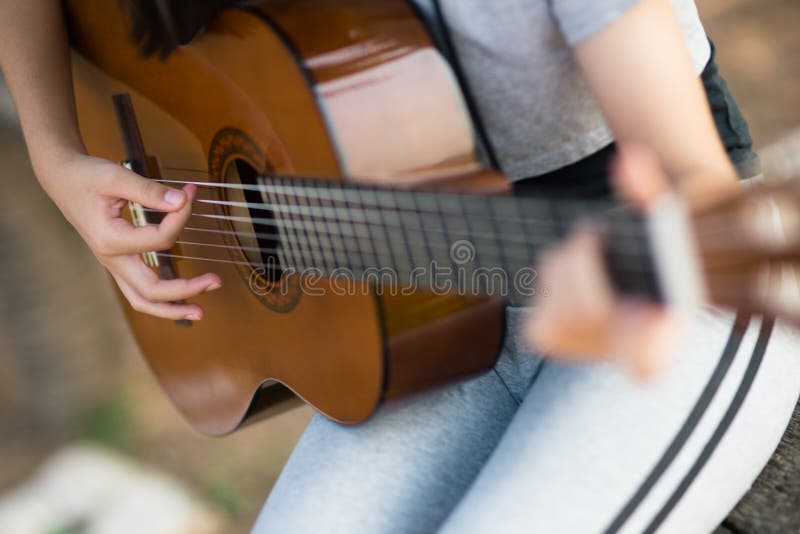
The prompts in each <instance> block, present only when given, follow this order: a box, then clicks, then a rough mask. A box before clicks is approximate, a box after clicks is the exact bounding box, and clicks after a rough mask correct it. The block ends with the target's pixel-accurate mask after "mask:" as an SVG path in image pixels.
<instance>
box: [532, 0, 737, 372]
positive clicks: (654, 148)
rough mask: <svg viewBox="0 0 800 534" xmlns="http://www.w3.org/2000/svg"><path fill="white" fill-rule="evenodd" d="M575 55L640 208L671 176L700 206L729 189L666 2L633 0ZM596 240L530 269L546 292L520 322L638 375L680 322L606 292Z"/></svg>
mask: <svg viewBox="0 0 800 534" xmlns="http://www.w3.org/2000/svg"><path fill="white" fill-rule="evenodd" d="M575 54H576V57H577V59H578V62H579V63H580V65H581V68H582V69H583V71H584V74H585V76H586V78H587V80H588V81H589V85H590V87H591V89H592V91H593V93H594V95H595V98H596V100H597V101H598V102H599V104H600V107H601V109H602V111H603V113H604V115H605V117H606V121H607V122H608V124H609V126H610V127H611V130H612V131H613V133H614V136H615V137H616V139H617V142H618V146H619V148H620V154H619V156H618V158H617V162H616V166H615V168H614V169H613V172H612V175H613V176H614V178H615V179H616V185H617V188H618V191H619V192H620V193H621V194H622V195H623V196H624V197H625V198H627V199H628V200H629V201H632V202H633V203H634V204H636V205H637V206H638V207H639V208H640V209H642V210H645V211H646V210H647V207H648V205H649V204H650V203H652V202H653V201H654V200H656V199H657V198H658V196H659V195H660V194H661V193H662V192H663V191H664V190H665V189H666V188H668V187H669V182H670V181H671V182H672V183H673V184H675V185H676V186H677V187H678V189H679V191H680V192H681V193H682V194H683V195H685V196H686V197H687V198H688V199H689V201H690V202H692V203H695V204H702V203H704V202H709V201H713V199H715V198H718V197H720V196H724V195H726V194H728V193H729V192H730V191H731V190H733V189H734V188H735V186H736V179H735V171H734V169H733V166H732V165H731V163H730V161H729V159H728V157H727V154H726V153H725V150H724V148H723V146H722V143H721V141H720V139H719V136H718V134H717V130H716V128H715V126H714V123H713V119H712V116H711V112H710V109H709V107H708V103H707V100H706V97H705V92H704V89H703V87H702V84H701V81H700V79H699V77H698V76H697V73H696V72H695V69H694V66H693V64H692V61H691V57H690V55H689V51H688V50H687V47H686V45H685V42H684V38H683V34H682V33H681V28H680V26H679V24H678V21H677V20H676V18H675V15H674V13H673V11H672V8H671V7H670V5H669V3H668V1H667V0H642V1H641V2H640V3H638V4H637V5H636V6H634V7H633V8H631V9H630V10H629V11H628V12H627V13H625V14H624V15H623V16H622V17H620V18H619V19H618V20H617V21H615V22H614V23H612V24H611V25H609V26H608V27H606V28H605V29H603V30H602V31H600V32H599V33H597V34H595V35H593V36H591V37H589V38H588V39H586V40H585V41H583V42H581V43H579V44H578V46H577V47H576V49H575ZM600 250H601V241H600V239H599V238H598V236H596V235H594V234H592V233H586V232H579V233H576V234H575V235H573V236H572V237H571V238H570V239H569V240H568V241H567V243H566V244H564V245H561V246H560V247H558V248H557V249H555V250H554V251H552V252H551V253H550V254H549V255H547V256H546V257H545V258H544V259H543V261H542V262H541V263H540V265H539V275H540V283H541V284H542V287H547V288H548V289H549V290H550V292H551V293H552V297H549V298H541V299H538V302H537V304H538V307H537V310H536V313H535V314H534V316H533V318H532V320H531V321H530V322H529V324H528V325H527V328H526V334H527V338H528V340H529V342H530V343H531V345H533V346H534V347H535V348H537V349H539V350H543V351H545V352H547V353H549V354H553V355H555V357H557V358H560V359H565V360H578V361H585V360H593V359H605V358H613V359H617V360H619V361H621V362H624V363H626V364H628V365H630V366H631V367H632V368H633V369H635V370H636V371H637V372H638V373H639V374H641V375H645V376H646V375H651V374H653V373H654V372H655V371H657V370H658V369H659V368H660V367H661V366H662V365H663V364H664V362H665V361H666V360H667V358H666V356H668V353H669V351H670V348H671V346H672V343H674V342H675V341H676V340H677V339H679V338H680V336H678V335H677V331H678V326H677V325H678V324H679V323H680V321H679V318H677V317H676V316H675V315H674V314H673V313H671V312H669V310H667V309H666V308H663V307H658V306H653V305H649V304H644V303H637V302H632V301H624V300H622V299H620V298H618V297H617V296H616V295H614V293H613V292H612V290H611V288H610V285H609V282H608V280H607V276H606V273H605V270H604V267H603V263H602V259H601V254H600Z"/></svg>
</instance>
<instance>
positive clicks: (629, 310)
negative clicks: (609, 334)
mask: <svg viewBox="0 0 800 534" xmlns="http://www.w3.org/2000/svg"><path fill="white" fill-rule="evenodd" d="M616 317H617V321H616V325H615V327H614V330H615V333H614V339H615V340H617V346H616V348H615V349H614V353H615V355H616V356H617V357H618V358H619V359H620V361H622V362H623V363H626V364H627V365H629V367H630V368H631V370H632V371H633V373H634V375H636V376H637V377H638V378H640V379H642V380H650V379H652V378H653V377H655V376H657V375H658V374H660V373H661V372H662V371H663V369H664V368H665V367H666V365H667V363H668V362H669V360H670V356H671V354H673V353H674V351H675V348H676V346H677V343H678V342H679V340H680V339H681V338H682V331H683V321H682V320H681V318H680V317H679V316H678V314H676V313H674V312H672V311H670V310H668V309H667V308H664V307H661V306H654V305H651V304H640V303H630V302H627V303H622V304H621V305H620V308H619V310H618V312H617V315H616Z"/></svg>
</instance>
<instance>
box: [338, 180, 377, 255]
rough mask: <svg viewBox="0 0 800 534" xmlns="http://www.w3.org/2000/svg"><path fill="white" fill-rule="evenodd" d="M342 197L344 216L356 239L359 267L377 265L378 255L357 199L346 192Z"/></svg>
mask: <svg viewBox="0 0 800 534" xmlns="http://www.w3.org/2000/svg"><path fill="white" fill-rule="evenodd" d="M343 198H344V211H345V213H346V216H345V218H346V219H347V220H348V222H349V224H350V227H351V228H352V230H353V236H354V238H355V240H356V244H357V246H356V250H357V251H358V253H359V254H360V258H359V260H360V267H361V268H363V269H366V268H368V267H377V266H378V263H379V261H378V256H377V252H376V250H375V247H374V245H373V243H372V239H371V237H370V233H369V226H368V225H367V224H366V222H367V221H366V217H365V216H364V213H363V210H362V208H361V206H360V202H358V201H357V199H355V198H354V197H353V196H352V195H351V196H350V197H349V198H348V196H347V195H346V194H344V195H343Z"/></svg>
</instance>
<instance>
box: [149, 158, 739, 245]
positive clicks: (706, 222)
mask: <svg viewBox="0 0 800 534" xmlns="http://www.w3.org/2000/svg"><path fill="white" fill-rule="evenodd" d="M173 170H175V169H173ZM191 172H198V173H200V172H201V171H191ZM156 181H160V182H163V183H176V184H192V185H197V186H199V187H205V188H222V189H234V190H246V191H258V192H263V191H264V188H266V187H270V186H268V185H266V184H265V185H264V186H256V185H248V184H227V183H210V182H190V181H181V180H166V179H160V180H156ZM288 181H291V180H288ZM337 185H338V184H337V183H333V184H332V185H331V184H329V183H327V182H322V184H320V186H319V187H309V186H297V185H285V184H281V185H278V186H277V187H279V188H281V189H282V190H283V189H287V188H288V189H294V190H301V191H303V192H302V193H289V194H286V193H285V192H284V195H285V196H286V197H293V198H303V199H308V198H313V199H317V200H323V201H327V202H331V201H333V200H334V199H333V198H332V197H322V196H320V195H319V194H318V193H309V192H307V191H305V190H308V191H318V190H326V189H327V190H331V189H334V190H337V191H341V192H344V193H347V192H350V193H357V195H356V196H355V197H353V198H355V199H356V200H357V201H358V202H359V203H360V204H362V205H371V206H375V207H378V208H387V207H389V206H386V205H385V204H381V203H380V202H367V201H365V200H364V197H363V195H364V194H367V195H376V196H378V195H380V196H387V195H391V194H395V193H399V194H416V195H426V196H427V197H428V198H433V199H446V200H449V201H456V200H465V199H466V200H475V199H480V198H481V197H480V196H477V195H463V194H462V195H459V194H457V193H456V194H436V193H429V192H413V191H405V190H392V189H386V190H380V189H366V190H362V189H358V187H359V186H356V187H355V188H353V189H346V188H343V187H337ZM273 187H274V186H273ZM488 198H491V199H493V200H494V199H497V198H499V199H501V200H503V201H507V202H513V203H514V204H516V205H515V206H514V208H515V209H519V207H520V205H521V204H522V206H521V207H523V208H524V207H525V206H524V203H538V204H539V205H540V206H539V207H544V206H548V202H550V203H552V202H554V201H557V200H556V199H552V198H549V199H547V198H514V197H488ZM201 201H202V202H204V203H209V204H215V203H216V204H219V205H229V206H233V207H243V208H244V207H246V208H254V209H259V208H261V209H263V208H265V207H270V208H274V207H275V205H274V204H268V203H248V202H235V201H220V200H211V199H201ZM439 205H441V204H439ZM581 206H583V207H581ZM279 207H280V209H281V210H283V211H284V212H288V211H291V212H297V208H301V207H300V206H295V207H294V208H295V209H292V206H291V205H289V206H287V205H281V206H279ZM617 207H619V206H618V205H616V204H614V203H612V202H608V201H591V200H576V199H569V200H567V202H566V203H561V202H559V207H558V208H557V209H558V210H560V211H561V212H567V214H571V215H572V217H573V218H580V217H581V215H583V216H584V217H587V215H586V214H587V213H588V212H590V211H598V210H597V208H600V209H599V211H610V210H611V209H615V208H617ZM319 208H321V209H323V210H328V211H331V210H334V211H335V210H341V209H342V208H336V207H333V206H320V207H319ZM587 208H595V209H594V210H592V209H587ZM314 209H315V207H311V210H312V212H313V210H314ZM391 209H395V210H397V211H398V212H407V213H428V214H435V215H445V216H450V217H456V216H463V215H464V214H463V212H460V211H459V212H455V211H450V212H447V211H441V210H439V211H431V210H429V209H419V208H416V209H412V208H403V209H398V208H397V207H396V206H391ZM548 209H550V210H551V211H552V207H549V208H548ZM362 211H366V210H363V209H362ZM375 211H377V210H372V212H375ZM299 213H301V214H302V213H303V212H302V210H301V211H300V212H299ZM469 215H470V216H472V217H476V218H479V219H486V220H498V221H508V222H512V223H536V224H538V225H552V222H551V221H549V220H548V219H546V218H544V217H540V218H531V217H504V216H496V215H491V216H490V215H485V214H482V213H470V214H469ZM718 219H722V220H724V224H722V225H720V227H719V228H708V227H709V226H711V225H712V223H714V222H719V221H717V220H718ZM345 222H349V221H345ZM354 222H358V221H354ZM395 226H400V225H395ZM403 226H404V225H403ZM732 227H736V225H735V224H732V223H731V222H730V220H728V217H727V216H726V215H724V214H720V215H704V216H703V228H701V229H698V232H697V234H696V235H697V236H698V237H705V236H706V235H712V234H716V233H722V232H725V231H729V230H730V228H732ZM627 228H633V229H634V230H635V229H637V228H638V225H632V226H629V227H628V226H620V225H617V226H616V227H615V231H616V232H618V233H623V232H624V230H626V229H627ZM416 229H417V230H425V231H435V229H431V228H416Z"/></svg>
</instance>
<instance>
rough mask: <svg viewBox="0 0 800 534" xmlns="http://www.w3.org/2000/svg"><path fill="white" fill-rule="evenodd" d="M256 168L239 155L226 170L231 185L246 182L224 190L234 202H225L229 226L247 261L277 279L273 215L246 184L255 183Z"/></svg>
mask: <svg viewBox="0 0 800 534" xmlns="http://www.w3.org/2000/svg"><path fill="white" fill-rule="evenodd" d="M257 176H258V173H257V172H256V170H255V169H254V168H253V167H252V166H251V165H249V164H248V163H247V162H246V161H244V160H242V159H238V158H237V159H234V160H233V161H232V162H231V163H230V164H229V165H228V168H227V169H226V171H225V182H226V183H228V184H231V185H235V184H242V185H245V186H248V187H247V188H243V189H236V188H235V187H231V188H227V189H226V190H225V194H226V197H227V198H226V199H227V201H228V202H230V203H232V204H234V205H231V206H228V212H229V214H230V215H231V226H232V227H233V230H234V232H235V233H236V239H237V240H238V242H239V244H240V245H241V248H242V253H243V254H244V255H245V257H246V258H247V261H248V262H249V263H250V264H251V265H252V266H253V267H254V268H255V269H256V270H257V272H258V273H259V274H260V275H261V276H262V277H263V278H264V279H265V280H267V281H268V282H271V283H276V282H278V281H280V279H281V277H282V276H283V268H282V267H281V264H280V260H279V258H278V254H277V249H278V247H279V246H280V238H279V237H278V236H279V234H278V227H277V226H276V224H275V223H274V221H275V215H274V213H273V211H272V210H271V209H269V207H268V206H264V204H263V200H262V198H261V194H260V193H259V192H258V190H257V189H255V188H253V187H249V186H255V185H257V182H256V178H257Z"/></svg>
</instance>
